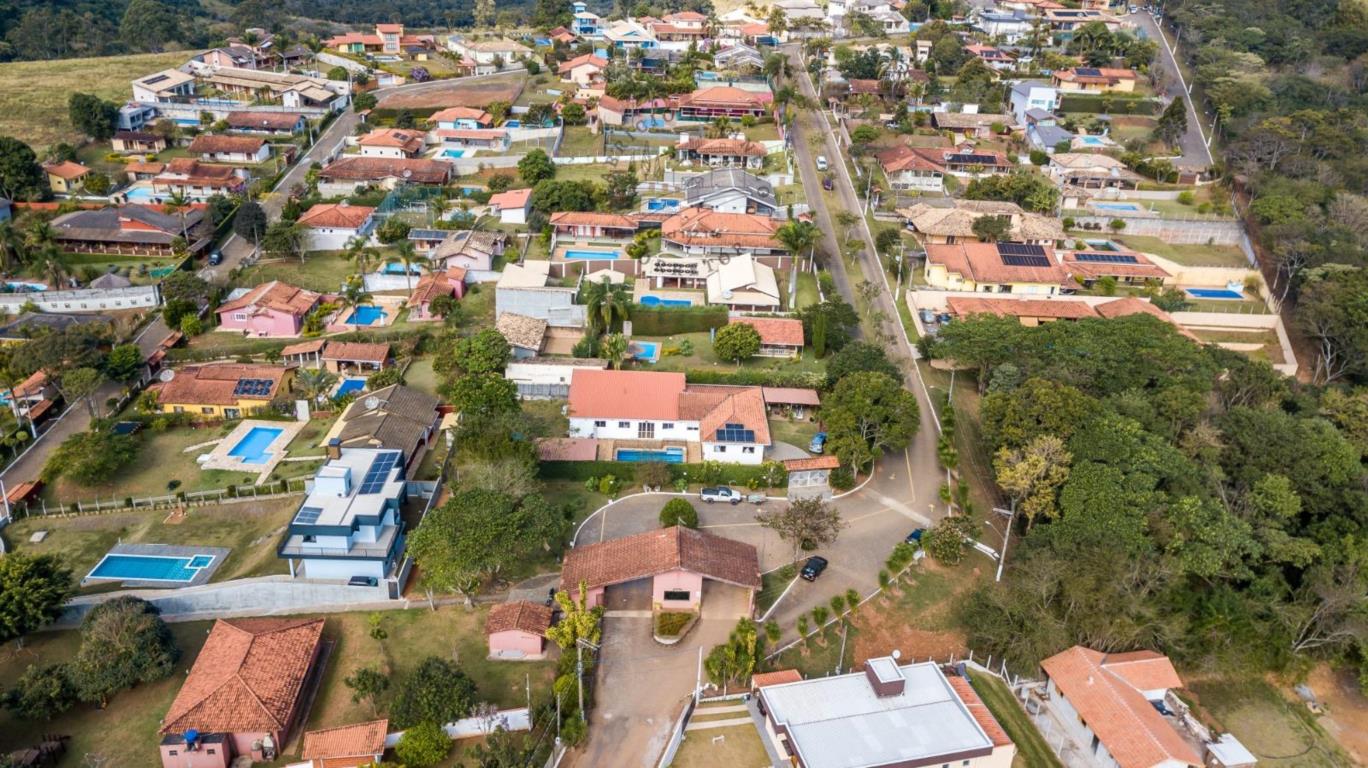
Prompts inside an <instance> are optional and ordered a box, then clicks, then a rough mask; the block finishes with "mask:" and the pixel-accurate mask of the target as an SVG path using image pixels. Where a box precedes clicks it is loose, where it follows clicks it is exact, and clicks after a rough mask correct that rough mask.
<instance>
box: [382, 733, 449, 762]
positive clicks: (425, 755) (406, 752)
mask: <svg viewBox="0 0 1368 768" xmlns="http://www.w3.org/2000/svg"><path fill="white" fill-rule="evenodd" d="M394 754H395V755H397V756H398V757H399V759H400V760H402V761H404V765H405V766H406V768H428V766H431V765H436V764H438V763H440V762H442V761H443V760H445V759H446V756H447V755H449V754H451V737H450V736H447V735H446V732H445V731H443V730H442V727H441V726H440V725H438V724H437V723H433V722H423V723H419V724H417V725H414V726H412V727H410V728H408V729H406V730H405V731H404V735H403V736H400V737H399V743H398V744H397V745H395V747H394Z"/></svg>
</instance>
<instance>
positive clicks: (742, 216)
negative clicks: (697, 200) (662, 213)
mask: <svg viewBox="0 0 1368 768" xmlns="http://www.w3.org/2000/svg"><path fill="white" fill-rule="evenodd" d="M779 226H780V224H779V222H778V221H776V220H774V219H772V218H770V217H768V216H759V215H756V214H750V213H723V212H721V211H714V210H712V209H711V208H701V207H695V208H686V209H684V210H682V211H680V212H679V213H676V214H675V215H673V216H671V217H670V218H668V219H666V220H665V221H664V222H662V223H661V225H660V236H661V237H662V238H664V239H665V240H668V241H670V242H673V243H678V244H680V245H683V246H693V247H707V246H714V247H717V246H722V247H732V248H764V249H770V250H782V249H783V245H782V244H781V243H780V242H779V241H778V240H777V239H775V237H774V233H775V232H777V231H778V230H779Z"/></svg>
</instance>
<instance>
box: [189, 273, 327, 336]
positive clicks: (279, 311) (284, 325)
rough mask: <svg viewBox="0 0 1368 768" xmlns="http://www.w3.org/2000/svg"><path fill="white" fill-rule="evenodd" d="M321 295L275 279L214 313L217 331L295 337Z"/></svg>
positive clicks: (231, 301)
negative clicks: (217, 323) (216, 317)
mask: <svg viewBox="0 0 1368 768" xmlns="http://www.w3.org/2000/svg"><path fill="white" fill-rule="evenodd" d="M322 298H323V296H322V294H318V293H315V292H313V291H309V290H305V289H303V288H298V287H296V286H293V285H290V284H289V283H282V282H280V281H279V280H272V281H271V282H269V283H262V284H261V285H258V286H256V287H255V288H252V289H250V290H248V291H247V292H246V293H244V294H242V295H241V296H238V297H237V298H232V299H229V300H228V301H226V302H224V303H223V304H221V305H220V306H219V308H218V309H217V310H215V312H216V313H217V314H218V317H219V326H218V330H220V331H236V332H240V333H242V334H243V335H244V336H260V337H270V338H292V337H295V336H298V335H299V333H300V331H302V330H303V329H304V318H305V316H307V315H308V314H309V312H310V311H312V310H313V308H314V307H316V306H318V303H319V302H320V301H321V300H322Z"/></svg>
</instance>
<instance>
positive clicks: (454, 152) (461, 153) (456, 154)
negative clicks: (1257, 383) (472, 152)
mask: <svg viewBox="0 0 1368 768" xmlns="http://www.w3.org/2000/svg"><path fill="white" fill-rule="evenodd" d="M468 151H469V150H466V149H444V150H442V154H440V155H438V157H452V158H457V159H459V158H462V157H465V156H466V152H468Z"/></svg>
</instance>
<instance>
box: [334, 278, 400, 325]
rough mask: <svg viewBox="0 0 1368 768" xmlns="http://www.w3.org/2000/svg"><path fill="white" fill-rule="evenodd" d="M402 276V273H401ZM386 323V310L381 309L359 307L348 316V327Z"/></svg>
mask: <svg viewBox="0 0 1368 768" xmlns="http://www.w3.org/2000/svg"><path fill="white" fill-rule="evenodd" d="M401 274H402V273H401ZM384 321H385V310H383V309H381V308H379V307H371V306H366V307H357V308H356V309H354V310H352V313H351V314H350V315H348V316H347V319H346V321H345V322H346V323H347V325H375V324H376V323H383V322H384Z"/></svg>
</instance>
